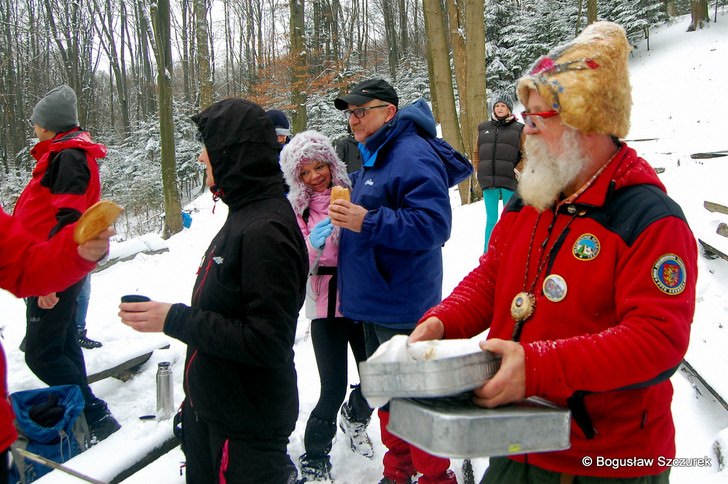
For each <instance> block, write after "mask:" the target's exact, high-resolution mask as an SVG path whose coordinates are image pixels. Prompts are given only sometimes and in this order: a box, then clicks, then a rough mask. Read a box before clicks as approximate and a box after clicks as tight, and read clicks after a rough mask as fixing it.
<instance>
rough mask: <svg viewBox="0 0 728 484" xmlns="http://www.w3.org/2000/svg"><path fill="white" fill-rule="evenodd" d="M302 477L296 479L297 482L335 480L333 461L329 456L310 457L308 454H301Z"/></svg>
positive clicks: (298, 483) (299, 483)
mask: <svg viewBox="0 0 728 484" xmlns="http://www.w3.org/2000/svg"><path fill="white" fill-rule="evenodd" d="M300 463H301V478H300V479H299V480H298V481H296V482H297V484H304V483H307V482H333V479H331V461H330V460H329V456H328V455H325V456H323V457H308V456H307V455H306V454H303V455H302V456H301V460H300Z"/></svg>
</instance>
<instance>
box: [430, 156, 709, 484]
mask: <svg viewBox="0 0 728 484" xmlns="http://www.w3.org/2000/svg"><path fill="white" fill-rule="evenodd" d="M554 213H555V212H553V211H546V212H544V213H542V214H541V216H540V218H539V217H538V213H537V212H536V211H535V210H534V209H533V208H532V207H529V206H524V205H523V203H522V201H521V200H520V199H516V198H514V199H513V200H512V202H511V203H510V204H509V205H508V207H507V210H506V212H505V213H504V215H503V217H502V218H501V220H500V221H499V222H498V224H497V225H496V227H495V229H494V231H493V237H492V239H491V243H490V248H489V250H488V252H487V253H486V254H484V255H483V256H482V257H481V259H480V264H479V266H478V267H476V268H475V269H474V270H473V271H472V272H471V273H470V274H469V275H468V276H466V278H465V279H464V280H463V281H462V282H461V283H460V284H459V285H458V287H456V288H455V290H454V291H453V293H452V294H451V295H450V296H449V297H448V298H447V299H445V300H444V301H443V302H442V303H441V304H440V305H438V306H435V307H434V308H432V309H431V310H430V311H428V312H427V313H426V314H425V315H424V316H423V318H422V319H423V320H424V319H426V318H428V317H430V316H437V317H438V318H440V319H441V320H442V321H443V323H444V325H445V337H446V338H464V337H471V336H474V335H476V334H478V333H480V332H481V331H483V330H484V329H485V328H487V327H490V331H489V334H488V337H489V338H501V339H506V340H510V339H511V338H512V333H513V328H514V320H513V318H512V317H511V309H510V307H511V302H512V300H513V299H514V296H515V295H516V294H518V293H519V292H521V291H524V272H526V267H525V265H526V260H527V259H528V256H527V253H528V251H529V247H530V246H531V240H533V243H532V247H531V256H530V262H529V268H528V271H527V273H528V278H527V281H526V282H525V286H526V287H525V290H526V291H528V289H529V288H530V287H531V284H532V281H533V279H534V276H535V274H536V273H537V272H538V266H539V265H543V269H542V272H541V274H540V276H539V278H538V281H537V282H536V284H535V285H534V286H533V287H534V289H533V293H534V294H535V299H536V304H535V311H534V313H533V315H532V316H531V317H530V318H529V319H527V320H526V322H525V324H524V326H523V331H522V335H521V339H520V341H521V344H522V345H523V347H524V349H525V356H526V396H527V397H528V396H540V397H543V398H546V399H548V400H551V401H553V402H555V403H557V404H560V405H563V406H566V405H567V398H569V397H570V396H572V395H574V393H575V392H580V391H583V392H589V393H588V394H587V395H586V396H585V397H584V400H583V402H584V403H585V405H586V410H587V413H588V415H589V417H590V418H591V421H592V427H593V429H594V431H595V436H594V438H591V439H589V438H587V437H586V435H585V433H584V431H583V430H582V428H580V427H579V425H577V423H576V422H575V421H574V419H572V428H571V448H570V449H568V450H564V451H560V452H546V453H536V454H530V455H528V456H527V459H528V462H529V463H531V464H534V465H537V466H539V467H542V468H544V469H548V470H552V471H556V472H565V473H569V474H576V475H594V476H604V477H635V476H639V475H652V474H657V473H659V472H662V471H663V470H665V467H661V466H660V465H658V464H659V463H658V462H657V459H658V457H660V456H662V457H666V458H670V457H674V456H675V442H674V435H675V429H674V425H673V420H672V415H671V412H670V403H671V400H672V385H671V383H670V381H669V379H667V380H664V381H661V382H659V383H653V384H649V385H643V387H642V388H638V389H632V390H624V389H621V388H623V387H626V386H628V385H634V384H640V383H644V382H648V381H650V380H652V379H655V378H656V377H657V376H658V375H659V374H661V373H662V372H664V371H666V370H668V369H671V368H674V367H676V366H677V365H678V364H679V363H680V361H681V359H682V357H683V355H684V354H685V352H686V351H687V347H688V340H689V336H690V324H691V322H692V318H693V312H694V309H695V283H696V278H697V248H696V243H695V237H694V236H693V234H692V232H691V231H690V228H689V227H688V224H687V222H686V221H685V217H684V215H683V213H682V210H681V209H680V207H679V206H678V205H677V204H676V203H675V202H674V201H672V200H671V199H670V198H669V197H668V196H667V195H666V193H665V189H664V187H663V185H662V184H661V183H660V181H659V180H658V178H657V176H656V174H655V171H654V169H653V168H652V167H650V166H649V165H648V164H647V162H645V161H644V160H642V159H641V158H639V157H638V156H637V155H636V153H635V151H634V150H632V149H631V148H628V147H627V146H626V145H623V146H622V148H621V150H620V151H619V152H618V153H617V154H616V155H615V157H614V159H613V160H612V162H611V163H610V164H609V165H608V166H607V167H606V169H605V170H604V171H603V172H602V174H601V175H600V176H599V177H598V178H597V179H596V180H595V182H594V183H593V184H592V185H591V186H590V187H589V188H588V189H587V190H586V191H584V192H583V193H582V194H581V195H580V196H578V197H577V198H576V200H575V201H574V203H573V204H563V205H561V206H560V207H559V208H558V210H557V213H556V214H555V217H556V220H555V222H554ZM536 223H537V224H538V225H537V227H536V229H535V231H534V226H535V224H536ZM552 223H553V228H552V233H551V237H550V238H549V241H548V243H547V245H546V248H545V249H543V250H540V245H541V243H542V241H543V240H544V239H546V237H547V231H548V227H549V226H550V225H551V224H552ZM567 224H568V227H567ZM557 239H561V241H560V243H559V244H558V248H557V249H556V250H554V251H553V253H552V257H550V258H549V259H550V260H546V261H545V262H544V263H543V264H540V263H539V259H540V257H539V255H544V254H548V253H549V251H550V248H551V246H552V245H553V244H554V242H555V241H556V240H557ZM549 275H552V277H551V278H550V280H551V281H552V282H553V279H554V278H553V276H554V275H558V276H561V277H562V278H563V280H564V281H565V287H566V295H565V297H564V299H563V300H561V301H560V302H554V301H553V300H555V299H558V296H559V295H560V294H559V291H558V290H555V289H554V286H551V287H550V288H544V279H545V278H546V276H549ZM544 291H545V292H546V294H549V295H550V297H551V300H550V299H549V298H547V297H546V295H545V294H544ZM620 389H621V390H620ZM585 456H590V457H592V458H593V459H594V461H595V462H596V459H597V458H598V457H604V458H630V457H636V458H645V459H655V461H654V463H653V464H652V465H648V466H644V467H629V466H619V468H617V469H614V468H612V467H609V466H603V467H596V466H591V467H585V466H583V465H582V458H583V457H585ZM512 458H513V459H515V460H519V461H525V460H526V456H522V455H521V456H514V457H512Z"/></svg>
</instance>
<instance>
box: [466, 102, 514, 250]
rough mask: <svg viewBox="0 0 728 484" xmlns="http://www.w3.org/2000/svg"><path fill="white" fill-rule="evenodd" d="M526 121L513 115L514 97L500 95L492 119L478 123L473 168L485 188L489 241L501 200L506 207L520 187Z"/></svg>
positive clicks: (486, 227)
mask: <svg viewBox="0 0 728 484" xmlns="http://www.w3.org/2000/svg"><path fill="white" fill-rule="evenodd" d="M522 133H523V124H522V123H519V122H518V121H516V117H515V116H514V115H513V101H511V99H510V98H509V97H508V96H500V97H498V98H497V99H496V101H495V102H494V103H493V114H492V116H491V119H489V120H487V121H483V122H482V123H480V124H479V125H478V144H477V146H476V147H475V156H474V157H473V168H474V169H475V172H476V173H477V175H478V183H479V184H480V188H482V189H483V202H484V204H485V218H486V220H485V243H484V246H483V252H488V242H489V241H490V234H491V232H493V227H495V223H496V222H497V221H498V201H499V200H503V206H504V207H505V205H506V203H508V200H510V198H511V196H512V195H513V192H514V191H515V190H516V184H517V175H518V173H520V168H521V165H522V155H521V146H522V145H523V138H524V137H523V134H522Z"/></svg>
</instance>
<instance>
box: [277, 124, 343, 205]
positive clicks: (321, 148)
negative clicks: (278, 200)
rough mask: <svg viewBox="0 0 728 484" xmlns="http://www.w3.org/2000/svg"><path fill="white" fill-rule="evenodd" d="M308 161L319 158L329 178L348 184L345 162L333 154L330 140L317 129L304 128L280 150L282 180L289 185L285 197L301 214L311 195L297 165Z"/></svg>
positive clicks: (333, 181) (334, 151) (299, 166)
mask: <svg viewBox="0 0 728 484" xmlns="http://www.w3.org/2000/svg"><path fill="white" fill-rule="evenodd" d="M312 161H323V162H324V163H326V164H328V165H329V168H330V169H331V182H332V183H333V184H334V185H339V186H342V187H347V188H350V187H351V182H350V181H349V176H348V175H347V174H346V166H345V165H344V163H343V162H342V161H341V160H340V159H339V157H338V156H337V155H336V150H334V147H333V145H332V144H331V141H330V140H329V138H327V137H326V136H324V135H322V134H321V133H319V132H318V131H313V130H309V131H304V132H303V133H299V134H297V135H296V136H294V137H293V139H291V142H290V143H288V144H287V145H286V146H284V147H283V150H282V151H281V160H280V162H281V169H282V170H283V176H284V177H285V179H286V183H287V184H288V186H289V187H290V188H291V190H290V191H289V192H288V200H290V202H291V206H292V207H293V211H294V212H296V214H298V215H301V214H302V213H303V211H304V209H305V208H306V207H308V202H309V200H310V199H311V193H312V192H311V188H309V187H308V186H306V184H305V183H303V180H301V176H300V173H301V166H303V165H305V164H306V163H310V162H312Z"/></svg>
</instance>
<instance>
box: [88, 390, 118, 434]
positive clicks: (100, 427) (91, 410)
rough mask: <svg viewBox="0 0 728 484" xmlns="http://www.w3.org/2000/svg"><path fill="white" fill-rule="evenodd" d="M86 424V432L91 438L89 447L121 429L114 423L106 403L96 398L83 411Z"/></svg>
mask: <svg viewBox="0 0 728 484" xmlns="http://www.w3.org/2000/svg"><path fill="white" fill-rule="evenodd" d="M83 413H84V415H85V416H86V422H87V423H88V431H89V434H90V436H91V445H95V444H98V443H99V442H101V441H102V440H104V439H105V438H106V437H108V436H109V435H111V434H113V433H114V432H116V431H117V430H119V429H120V428H121V425H119V422H117V421H116V419H115V418H114V416H113V415H111V411H110V410H109V407H108V406H107V405H106V402H104V401H103V400H101V399H100V398H97V399H96V400H95V401H93V402H92V403H90V404H88V405H86V407H85V408H84V409H83Z"/></svg>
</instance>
